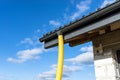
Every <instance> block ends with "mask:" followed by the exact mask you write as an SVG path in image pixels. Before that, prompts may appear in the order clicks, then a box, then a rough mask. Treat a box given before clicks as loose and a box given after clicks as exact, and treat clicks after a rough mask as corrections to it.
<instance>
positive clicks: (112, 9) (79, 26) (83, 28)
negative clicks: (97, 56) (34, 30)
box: [40, 1, 120, 48]
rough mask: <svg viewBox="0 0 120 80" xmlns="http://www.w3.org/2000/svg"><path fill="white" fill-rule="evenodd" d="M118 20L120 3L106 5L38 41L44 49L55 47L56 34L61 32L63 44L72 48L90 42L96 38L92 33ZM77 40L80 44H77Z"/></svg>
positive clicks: (56, 42)
mask: <svg viewBox="0 0 120 80" xmlns="http://www.w3.org/2000/svg"><path fill="white" fill-rule="evenodd" d="M118 20H120V1H117V2H115V3H113V4H111V5H108V6H106V7H105V8H103V9H98V10H97V11H96V12H94V13H91V14H89V15H88V16H85V17H83V18H81V19H79V20H77V21H75V22H73V23H70V24H69V25H66V26H64V27H60V28H58V29H56V30H54V31H51V32H49V33H47V34H46V35H44V36H43V37H42V38H40V41H41V42H44V47H45V48H50V47H54V46H57V44H58V40H57V32H58V31H61V32H62V34H63V35H64V40H65V43H69V44H70V46H74V45H76V44H78V43H84V42H86V41H90V40H91V38H92V37H94V36H97V33H96V34H95V33H93V32H96V30H98V29H101V28H103V27H104V26H107V25H109V24H111V23H113V22H116V21H118ZM91 31H92V32H91ZM78 40H79V41H81V42H77V41H78ZM73 43H74V45H73Z"/></svg>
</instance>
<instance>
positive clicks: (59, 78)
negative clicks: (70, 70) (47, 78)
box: [56, 35, 64, 80]
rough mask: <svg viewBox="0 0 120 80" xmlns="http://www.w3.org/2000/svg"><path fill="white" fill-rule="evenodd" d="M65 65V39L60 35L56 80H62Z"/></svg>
mask: <svg viewBox="0 0 120 80" xmlns="http://www.w3.org/2000/svg"><path fill="white" fill-rule="evenodd" d="M63 65H64V39H63V35H58V66H57V73H56V80H62V73H63Z"/></svg>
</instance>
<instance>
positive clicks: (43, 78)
mask: <svg viewBox="0 0 120 80" xmlns="http://www.w3.org/2000/svg"><path fill="white" fill-rule="evenodd" d="M56 67H57V66H56V65H52V66H51V68H52V69H51V70H49V71H46V72H43V73H42V74H39V75H38V76H37V79H38V80H55V77H56ZM79 70H81V67H79V66H66V65H64V70H63V78H64V79H65V80H70V74H71V73H73V72H76V71H79Z"/></svg>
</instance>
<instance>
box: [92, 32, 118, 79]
mask: <svg viewBox="0 0 120 80" xmlns="http://www.w3.org/2000/svg"><path fill="white" fill-rule="evenodd" d="M92 41H93V49H94V64H95V74H96V80H120V79H117V78H116V77H117V76H118V71H117V69H116V62H117V61H116V57H115V54H116V50H117V49H120V30H115V31H113V32H110V33H106V34H103V35H101V36H98V37H95V38H93V39H92Z"/></svg>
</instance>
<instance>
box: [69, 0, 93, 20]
mask: <svg viewBox="0 0 120 80" xmlns="http://www.w3.org/2000/svg"><path fill="white" fill-rule="evenodd" d="M90 3H91V0H84V1H81V2H80V3H79V4H76V9H77V11H76V12H74V14H73V15H72V16H71V20H75V19H76V18H77V17H79V16H80V15H81V13H83V12H85V11H87V10H88V9H89V8H90V7H89V5H90Z"/></svg>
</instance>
